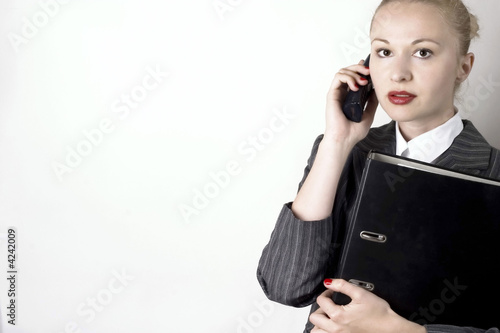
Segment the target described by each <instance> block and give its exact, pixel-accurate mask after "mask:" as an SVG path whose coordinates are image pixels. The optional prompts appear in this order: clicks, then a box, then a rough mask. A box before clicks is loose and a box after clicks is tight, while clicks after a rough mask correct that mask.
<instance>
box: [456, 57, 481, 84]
mask: <svg viewBox="0 0 500 333" xmlns="http://www.w3.org/2000/svg"><path fill="white" fill-rule="evenodd" d="M475 58H476V57H475V55H474V53H472V52H470V53H467V54H466V55H464V56H463V57H461V58H460V60H459V64H458V69H457V83H459V84H460V83H462V82H464V81H465V80H466V79H467V77H469V74H470V72H471V71H472V66H474V60H475Z"/></svg>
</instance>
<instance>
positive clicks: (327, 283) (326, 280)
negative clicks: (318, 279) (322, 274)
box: [323, 279, 333, 286]
mask: <svg viewBox="0 0 500 333" xmlns="http://www.w3.org/2000/svg"><path fill="white" fill-rule="evenodd" d="M332 282H333V280H332V279H325V281H323V283H324V284H325V286H329V285H331V284H332Z"/></svg>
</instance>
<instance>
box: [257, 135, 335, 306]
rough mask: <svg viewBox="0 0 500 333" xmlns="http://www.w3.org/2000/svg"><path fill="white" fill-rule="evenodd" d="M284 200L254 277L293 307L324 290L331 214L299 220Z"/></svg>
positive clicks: (269, 294) (275, 298) (332, 248)
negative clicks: (317, 219) (312, 219)
mask: <svg viewBox="0 0 500 333" xmlns="http://www.w3.org/2000/svg"><path fill="white" fill-rule="evenodd" d="M321 139H322V136H319V137H318V138H317V139H316V141H315V143H314V145H313V148H312V152H311V156H310V158H309V160H308V164H307V166H306V168H305V170H304V176H303V178H302V181H301V182H300V184H299V189H300V187H301V186H302V184H303V183H304V181H305V179H306V177H307V175H308V174H309V171H310V170H311V167H312V164H313V163H314V158H315V157H316V153H317V151H318V146H319V144H320V142H321ZM291 205H292V203H287V204H285V205H284V206H283V207H282V209H281V212H280V214H279V217H278V220H277V222H276V226H275V228H274V230H273V232H272V234H271V238H270V240H269V243H268V244H267V245H266V247H265V248H264V250H263V253H262V256H261V258H260V261H259V265H258V269H257V278H258V280H259V283H260V285H261V286H262V289H263V290H264V293H265V294H266V296H267V297H268V298H269V299H270V300H273V301H276V302H279V303H281V304H285V305H291V306H295V307H304V306H307V305H310V304H312V303H313V302H314V301H315V299H316V296H317V295H318V294H319V293H321V292H322V291H323V290H324V286H323V280H324V278H325V274H326V271H327V268H328V267H329V266H330V263H331V258H332V257H333V255H332V254H333V252H334V251H335V243H332V235H333V234H334V233H335V224H334V221H333V218H332V215H330V216H329V217H327V218H326V219H323V220H319V221H302V220H300V219H298V218H297V217H295V215H294V214H293V212H292V210H291Z"/></svg>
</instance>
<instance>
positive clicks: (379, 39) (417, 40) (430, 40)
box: [372, 38, 441, 45]
mask: <svg viewBox="0 0 500 333" xmlns="http://www.w3.org/2000/svg"><path fill="white" fill-rule="evenodd" d="M375 41H379V42H382V43H385V44H391V43H389V41H388V40H387V39H382V38H374V39H373V40H372V44H373V42H375ZM423 42H431V43H434V44H437V45H441V44H440V43H439V42H437V41H435V40H434V39H430V38H420V39H416V40H414V41H413V42H412V43H411V45H416V44H419V43H423Z"/></svg>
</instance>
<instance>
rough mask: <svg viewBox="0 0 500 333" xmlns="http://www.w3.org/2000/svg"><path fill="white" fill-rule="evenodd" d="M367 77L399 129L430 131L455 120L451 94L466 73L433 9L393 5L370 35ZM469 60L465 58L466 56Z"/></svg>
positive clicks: (382, 10) (451, 35) (442, 21)
mask: <svg viewBox="0 0 500 333" xmlns="http://www.w3.org/2000/svg"><path fill="white" fill-rule="evenodd" d="M370 37H371V40H372V47H371V60H370V74H371V77H372V80H373V85H374V87H375V91H376V94H377V98H378V100H379V102H380V104H381V106H382V108H383V109H384V110H385V111H386V112H387V114H388V115H389V116H390V117H391V118H392V119H394V120H396V121H399V122H400V128H401V130H403V128H402V127H403V126H406V127H407V128H410V127H412V128H414V129H417V128H418V129H419V131H420V132H422V133H423V132H425V131H428V130H430V129H432V128H435V127H437V126H439V125H441V124H443V123H444V122H446V121H447V120H448V119H449V118H451V117H452V116H453V114H454V105H453V100H454V92H455V86H456V84H457V83H458V82H461V81H463V80H465V78H466V77H467V75H468V72H469V71H470V68H469V67H467V66H466V65H464V63H466V57H462V56H459V55H458V39H457V37H456V35H455V34H454V33H453V30H452V28H451V27H450V26H449V25H448V23H447V22H446V21H445V19H444V18H443V17H442V16H441V15H440V14H439V13H438V11H437V9H436V7H434V6H432V5H428V4H421V3H400V2H395V3H391V4H388V5H385V6H384V7H382V8H380V9H379V11H378V12H377V14H376V16H375V18H374V21H373V25H372V30H371V34H370ZM468 56H469V57H470V55H468Z"/></svg>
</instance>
